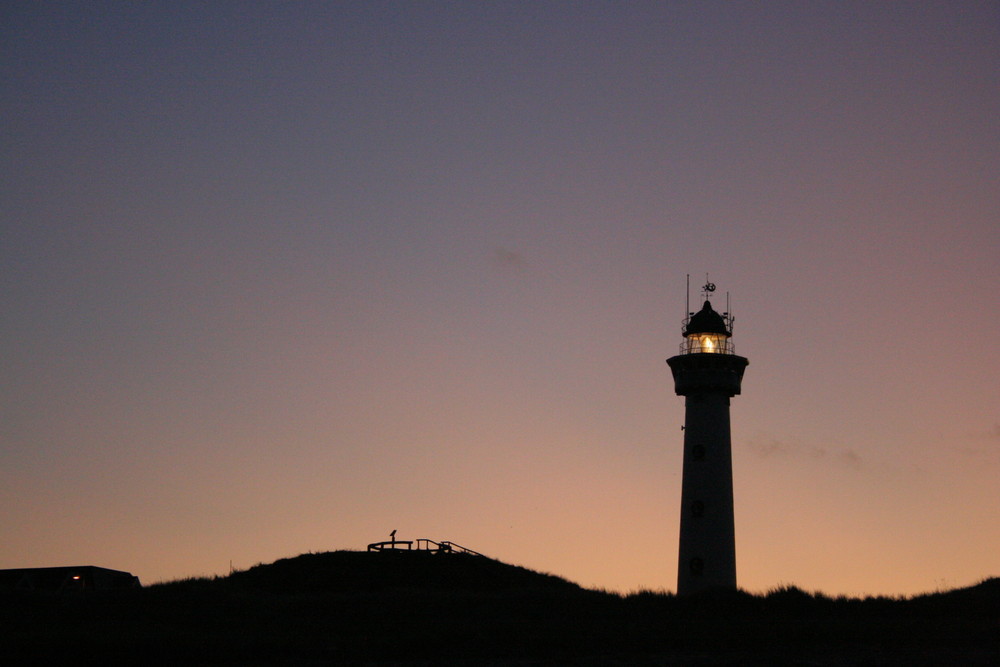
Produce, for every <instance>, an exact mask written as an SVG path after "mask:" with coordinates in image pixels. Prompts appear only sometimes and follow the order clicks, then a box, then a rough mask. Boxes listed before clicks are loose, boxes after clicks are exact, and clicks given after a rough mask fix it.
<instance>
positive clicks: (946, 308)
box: [0, 2, 1000, 594]
mask: <svg viewBox="0 0 1000 667" xmlns="http://www.w3.org/2000/svg"><path fill="white" fill-rule="evenodd" d="M0 53H2V58H0V77H2V78H0V114H2V116H0V117H2V119H3V122H2V123H0V133H2V135H0V179H2V180H0V344H2V354H0V359H2V367H0V508H2V509H0V535H3V536H4V538H3V540H2V541H0V567H29V566H43V565H70V564H94V565H100V566H104V567H113V568H119V569H124V570H129V571H131V572H133V573H135V574H137V575H138V576H139V577H140V578H142V580H143V581H144V582H153V581H160V580H165V579H173V578H179V577H185V576H195V575H206V574H217V573H225V572H226V571H228V569H229V564H230V561H231V562H232V564H233V567H236V568H245V567H249V566H251V565H253V564H255V563H258V562H269V561H271V560H274V559H276V558H280V557H285V556H291V555H296V554H298V553H302V552H305V551H310V550H312V551H325V550H333V549H359V548H364V546H365V545H366V544H367V543H368V542H372V541H376V540H381V539H385V538H387V536H388V533H389V531H390V530H392V529H398V531H399V533H398V535H399V537H400V538H403V539H414V538H418V537H428V538H433V539H445V540H452V541H454V542H457V543H459V544H463V545H466V546H468V547H471V548H473V549H476V550H477V551H481V552H484V553H486V554H488V555H490V556H493V557H496V558H499V559H501V560H505V561H508V562H512V563H517V564H521V565H525V566H527V567H531V568H534V569H539V570H543V571H547V572H552V573H555V574H559V575H562V576H565V577H568V578H570V579H573V580H574V581H577V582H579V583H581V584H583V585H586V586H601V587H606V588H609V589H614V590H621V591H629V590H634V589H638V588H650V589H669V590H672V589H673V588H674V586H675V581H676V551H677V531H678V517H679V512H680V510H679V500H680V470H681V442H682V436H681V432H680V429H679V426H680V424H681V422H682V420H683V400H682V399H681V398H678V397H676V396H675V395H674V394H673V385H672V380H671V377H670V371H669V369H668V368H667V366H666V364H665V363H663V362H664V359H665V358H667V357H668V356H672V355H673V354H675V353H676V351H677V346H678V344H679V343H680V322H681V318H682V317H683V315H684V299H685V294H684V283H685V275H686V274H688V273H690V274H691V275H692V279H691V280H692V286H693V288H692V301H693V302H696V301H697V300H698V293H697V286H699V285H700V284H701V283H702V282H704V280H703V279H704V275H705V273H706V272H708V273H709V274H710V276H711V279H712V280H713V282H716V283H717V284H718V285H719V288H720V293H719V296H717V297H716V302H717V303H718V302H719V300H720V299H724V298H725V297H724V296H723V295H722V293H723V292H726V291H728V292H730V294H731V298H732V310H733V312H734V313H735V315H736V320H737V322H736V328H735V335H734V341H735V344H736V349H737V352H738V353H740V354H742V355H744V356H746V357H748V358H749V359H750V367H749V368H748V369H747V372H746V377H745V380H744V384H743V389H744V393H743V395H742V396H740V397H737V398H735V399H734V400H733V407H732V422H733V451H734V466H735V479H736V482H735V484H736V489H735V491H736V520H737V560H738V575H739V581H740V585H741V586H743V587H745V588H748V589H750V590H764V589H767V588H769V587H772V586H776V585H778V584H788V583H793V584H796V585H799V586H801V587H803V588H806V589H809V590H814V589H818V590H823V591H826V592H828V593H847V594H864V593H888V594H910V593H916V592H921V591H927V590H933V589H935V588H938V587H942V586H959V585H968V584H972V583H975V582H976V581H978V580H980V579H982V578H984V577H986V576H993V575H998V574H1000V569H998V566H997V560H996V554H997V553H1000V494H998V493H997V485H996V480H997V478H998V476H1000V417H998V414H1000V380H998V377H1000V345H998V344H997V342H996V340H995V339H996V338H997V336H998V335H1000V314H998V309H997V306H996V304H997V288H998V282H1000V280H998V279H1000V259H998V248H1000V84H998V78H997V72H1000V5H998V4H997V3H995V2H956V3H942V2H905V3H902V2H897V3H888V2H765V3H757V2H725V3H723V2H654V3H647V2H628V3H604V2H602V3H596V2H581V3H555V2H524V3H493V2H489V3H487V2H481V3H475V2H463V3H458V2H438V3H408V2H402V3H381V2H364V3H332V2H330V3H319V2H314V3H279V2H267V3H262V2H231V3H227V2H213V3H185V2H162V3H161V2H144V3H103V2H88V3H78V2H66V3H46V2H8V3H5V5H4V8H3V9H0ZM722 304H724V301H723V302H722V303H721V304H720V305H722ZM720 309H721V308H720Z"/></svg>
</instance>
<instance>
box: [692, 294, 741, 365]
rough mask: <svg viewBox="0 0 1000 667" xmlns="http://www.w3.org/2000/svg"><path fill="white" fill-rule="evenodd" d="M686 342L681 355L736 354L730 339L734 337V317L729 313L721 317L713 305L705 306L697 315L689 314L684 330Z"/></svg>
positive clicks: (708, 303)
mask: <svg viewBox="0 0 1000 667" xmlns="http://www.w3.org/2000/svg"><path fill="white" fill-rule="evenodd" d="M681 331H682V333H683V334H684V342H683V343H681V354H735V353H736V348H735V347H734V346H733V342H732V340H730V337H731V336H732V335H733V317H732V315H730V314H729V313H722V314H721V315H720V314H719V313H717V312H715V310H713V309H712V303H711V302H710V301H707V300H706V301H705V305H704V306H702V308H701V310H699V311H698V312H697V313H689V314H688V316H687V317H686V318H685V320H684V326H683V328H682V330H681Z"/></svg>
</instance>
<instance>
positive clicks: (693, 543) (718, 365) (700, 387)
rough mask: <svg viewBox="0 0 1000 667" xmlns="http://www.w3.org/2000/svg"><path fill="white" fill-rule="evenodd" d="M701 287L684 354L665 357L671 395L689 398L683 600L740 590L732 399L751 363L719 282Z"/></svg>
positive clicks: (687, 321) (680, 571) (686, 328)
mask: <svg viewBox="0 0 1000 667" xmlns="http://www.w3.org/2000/svg"><path fill="white" fill-rule="evenodd" d="M702 289H703V295H704V296H705V303H704V305H703V306H702V308H701V310H700V311H698V312H697V313H693V312H689V313H688V314H687V317H686V318H684V322H683V325H682V334H683V342H682V343H681V346H680V354H678V355H677V356H675V357H671V358H669V359H667V364H668V365H669V366H670V370H671V372H672V373H673V376H674V391H676V393H677V395H678V396H683V397H684V427H683V429H684V468H683V480H682V483H681V533H680V550H679V551H680V553H679V556H678V563H677V594H678V595H689V594H691V593H697V592H699V591H704V590H709V589H735V588H736V528H735V521H734V519H733V457H732V443H731V439H730V433H729V399H730V398H732V397H733V396H736V395H737V394H739V393H740V385H741V384H742V381H743V371H744V370H745V369H746V367H747V364H748V363H749V362H748V361H747V359H745V358H744V357H739V356H736V353H735V349H734V347H733V343H732V335H733V316H732V315H731V314H730V313H729V312H728V310H727V312H723V313H722V314H721V315H720V314H719V313H717V312H716V311H715V309H713V308H712V303H711V301H710V300H709V297H711V295H712V293H713V292H714V291H715V285H714V284H712V283H710V282H707V281H706V284H705V286H704V287H703V288H702ZM727 301H728V297H727Z"/></svg>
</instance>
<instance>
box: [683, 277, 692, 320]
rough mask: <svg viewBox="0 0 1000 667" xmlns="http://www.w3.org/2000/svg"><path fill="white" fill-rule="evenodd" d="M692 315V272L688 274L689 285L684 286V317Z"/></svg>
mask: <svg viewBox="0 0 1000 667" xmlns="http://www.w3.org/2000/svg"><path fill="white" fill-rule="evenodd" d="M690 316H691V274H690V273H689V274H687V287H685V288H684V317H690Z"/></svg>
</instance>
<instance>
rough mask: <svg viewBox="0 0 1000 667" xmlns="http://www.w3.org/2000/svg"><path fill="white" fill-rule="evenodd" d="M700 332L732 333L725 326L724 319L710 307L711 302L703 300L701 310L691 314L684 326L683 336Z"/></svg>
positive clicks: (727, 334) (728, 334) (729, 334)
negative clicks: (703, 303)
mask: <svg viewBox="0 0 1000 667" xmlns="http://www.w3.org/2000/svg"><path fill="white" fill-rule="evenodd" d="M702 333H707V334H723V335H725V336H731V335H732V332H731V331H729V330H728V329H727V328H726V320H725V319H724V318H723V317H722V315H719V314H718V313H717V312H715V311H714V310H713V309H712V304H711V302H709V301H705V305H704V306H702V307H701V310H699V311H698V312H697V313H695V314H694V315H692V316H691V319H690V320H688V323H687V326H686V327H684V335H685V336H690V335H691V334H702Z"/></svg>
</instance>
